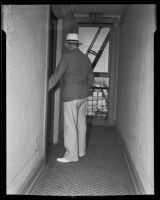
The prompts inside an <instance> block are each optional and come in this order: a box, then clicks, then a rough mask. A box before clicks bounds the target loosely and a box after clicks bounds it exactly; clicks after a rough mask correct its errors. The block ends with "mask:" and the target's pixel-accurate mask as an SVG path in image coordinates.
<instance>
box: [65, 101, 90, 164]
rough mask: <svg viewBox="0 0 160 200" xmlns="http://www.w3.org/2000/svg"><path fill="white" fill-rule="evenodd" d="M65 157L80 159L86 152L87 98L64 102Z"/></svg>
mask: <svg viewBox="0 0 160 200" xmlns="http://www.w3.org/2000/svg"><path fill="white" fill-rule="evenodd" d="M63 105H64V147H65V149H66V152H65V155H64V157H65V158H67V159H70V160H78V158H79V157H81V156H84V155H85V153H86V129H87V127H86V106H87V98H83V99H78V100H73V101H68V102H64V104H63Z"/></svg>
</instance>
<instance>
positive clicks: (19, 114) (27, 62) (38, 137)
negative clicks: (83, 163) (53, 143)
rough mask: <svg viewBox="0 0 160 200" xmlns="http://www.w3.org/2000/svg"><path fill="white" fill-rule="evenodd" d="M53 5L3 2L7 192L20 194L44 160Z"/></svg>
mask: <svg viewBox="0 0 160 200" xmlns="http://www.w3.org/2000/svg"><path fill="white" fill-rule="evenodd" d="M48 13H49V7H48V6H47V5H11V6H10V5H8V6H3V29H4V31H5V32H6V34H7V61H6V62H7V138H6V139H7V193H8V194H16V193H19V192H20V191H21V189H22V188H23V186H25V184H26V183H27V181H28V180H29V179H30V178H31V174H32V173H33V172H35V170H37V168H38V167H39V166H40V165H42V162H43V160H44V153H45V152H44V148H45V147H44V139H45V101H46V89H47V88H46V85H47V84H46V81H47V79H46V77H47V58H48V57H47V41H48V16H49V15H48Z"/></svg>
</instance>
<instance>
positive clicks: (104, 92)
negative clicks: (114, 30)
mask: <svg viewBox="0 0 160 200" xmlns="http://www.w3.org/2000/svg"><path fill="white" fill-rule="evenodd" d="M109 32H110V27H79V39H80V41H81V42H82V45H80V50H81V51H82V52H83V53H85V54H86V55H88V57H89V58H90V60H91V62H92V67H93V72H94V75H95V84H94V85H93V87H92V88H91V89H90V94H89V97H88V107H87V111H86V113H87V116H97V117H105V119H107V117H108V108H109V106H108V104H109V80H110V77H109V45H110V42H109Z"/></svg>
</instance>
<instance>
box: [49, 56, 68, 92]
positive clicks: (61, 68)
mask: <svg viewBox="0 0 160 200" xmlns="http://www.w3.org/2000/svg"><path fill="white" fill-rule="evenodd" d="M67 66H68V59H67V54H65V55H63V56H62V58H61V60H60V62H59V64H58V66H57V68H56V69H55V71H54V74H52V76H51V77H50V78H49V83H48V89H49V90H50V89H51V88H52V87H54V86H55V85H56V84H57V82H58V81H59V79H60V78H61V77H62V75H63V73H64V72H65V70H66V68H67Z"/></svg>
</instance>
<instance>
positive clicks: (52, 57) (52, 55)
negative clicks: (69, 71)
mask: <svg viewBox="0 0 160 200" xmlns="http://www.w3.org/2000/svg"><path fill="white" fill-rule="evenodd" d="M49 28H50V30H49V69H48V79H49V77H50V76H51V75H52V74H53V72H54V69H55V68H56V41H57V19H56V17H55V16H54V14H53V12H52V10H50V26H49ZM54 101H55V91H54V89H52V90H50V91H49V92H48V105H47V138H46V139H47V141H46V145H47V147H46V153H47V152H48V149H49V148H48V147H49V146H50V144H53V134H54Z"/></svg>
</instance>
